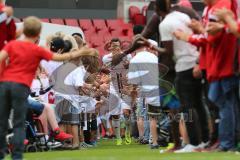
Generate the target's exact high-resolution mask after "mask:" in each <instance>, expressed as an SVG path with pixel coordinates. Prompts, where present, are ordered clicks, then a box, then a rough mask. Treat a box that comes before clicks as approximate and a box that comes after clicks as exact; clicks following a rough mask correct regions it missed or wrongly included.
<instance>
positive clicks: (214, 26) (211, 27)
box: [207, 22, 224, 35]
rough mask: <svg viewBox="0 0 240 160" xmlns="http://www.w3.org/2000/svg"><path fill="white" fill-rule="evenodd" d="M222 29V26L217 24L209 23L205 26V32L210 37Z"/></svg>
mask: <svg viewBox="0 0 240 160" xmlns="http://www.w3.org/2000/svg"><path fill="white" fill-rule="evenodd" d="M223 29H224V24H222V23H219V22H209V23H208V26H207V32H208V33H209V34H211V35H215V34H217V33H218V32H221V31H222V30H223Z"/></svg>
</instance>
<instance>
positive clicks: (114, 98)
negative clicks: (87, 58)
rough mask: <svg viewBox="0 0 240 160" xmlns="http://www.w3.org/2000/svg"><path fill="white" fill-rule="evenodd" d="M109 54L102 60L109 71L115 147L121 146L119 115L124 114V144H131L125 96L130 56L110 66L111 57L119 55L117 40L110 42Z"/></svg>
mask: <svg viewBox="0 0 240 160" xmlns="http://www.w3.org/2000/svg"><path fill="white" fill-rule="evenodd" d="M110 50H111V53H109V54H107V55H105V56H104V57H103V59H102V61H103V63H104V65H107V66H108V67H109V69H110V71H111V72H110V75H111V82H110V96H109V100H110V101H109V111H110V115H111V116H112V118H113V122H112V124H113V128H114V130H115V134H116V137H117V145H121V144H122V139H121V136H120V115H121V113H123V114H124V117H125V125H126V131H125V142H126V144H130V143H131V135H130V124H131V122H130V111H131V106H130V104H131V99H130V97H129V96H128V95H127V94H126V93H127V92H126V90H127V89H126V87H127V83H126V82H127V79H126V74H127V69H126V66H127V65H128V62H129V60H130V59H131V55H128V56H126V57H124V58H123V60H122V61H121V62H120V63H119V64H118V65H116V66H113V65H112V60H113V58H112V57H113V56H114V55H116V54H121V53H122V51H121V41H120V40H119V39H118V38H115V39H112V40H111V42H110Z"/></svg>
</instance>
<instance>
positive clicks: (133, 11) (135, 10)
mask: <svg viewBox="0 0 240 160" xmlns="http://www.w3.org/2000/svg"><path fill="white" fill-rule="evenodd" d="M128 12H129V19H130V20H132V19H133V17H134V15H135V14H140V13H141V11H140V9H139V8H138V7H136V6H130V7H129V9H128Z"/></svg>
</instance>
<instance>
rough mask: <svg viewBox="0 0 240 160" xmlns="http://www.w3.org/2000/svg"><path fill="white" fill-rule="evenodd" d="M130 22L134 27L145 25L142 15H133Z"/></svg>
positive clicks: (144, 18)
mask: <svg viewBox="0 0 240 160" xmlns="http://www.w3.org/2000/svg"><path fill="white" fill-rule="evenodd" d="M132 21H133V24H134V25H145V24H146V16H144V15H143V14H142V13H140V14H135V15H134V17H133V20H132Z"/></svg>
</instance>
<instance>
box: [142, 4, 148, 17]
mask: <svg viewBox="0 0 240 160" xmlns="http://www.w3.org/2000/svg"><path fill="white" fill-rule="evenodd" d="M147 10H148V6H143V8H142V14H143V15H144V16H147Z"/></svg>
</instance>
